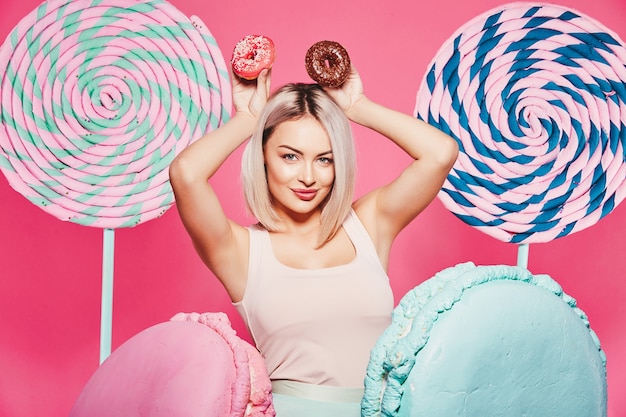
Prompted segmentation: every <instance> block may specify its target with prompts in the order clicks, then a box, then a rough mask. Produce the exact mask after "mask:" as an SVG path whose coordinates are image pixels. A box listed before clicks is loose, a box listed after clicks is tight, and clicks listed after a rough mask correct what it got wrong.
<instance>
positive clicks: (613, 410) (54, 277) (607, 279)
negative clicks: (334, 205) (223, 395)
mask: <svg viewBox="0 0 626 417" xmlns="http://www.w3.org/2000/svg"><path fill="white" fill-rule="evenodd" d="M505 3H506V2H504V1H498V0H465V1H458V0H456V1H455V0H437V1H432V2H420V1H409V0H401V1H388V2H382V1H357V0H348V1H337V0H317V1H316V2H306V3H303V2H296V1H293V0H276V1H266V2H261V1H242V0H236V1H233V0H231V1H221V2H217V1H210V0H209V1H192V0H174V1H173V4H174V5H175V6H176V7H178V8H179V9H180V10H181V11H183V12H184V13H185V14H187V15H192V14H195V15H198V16H199V17H201V18H202V20H204V22H205V23H206V24H207V25H208V27H209V29H210V30H211V31H212V32H213V34H214V36H215V37H216V39H217V41H218V44H219V45H220V46H221V48H222V51H223V52H224V55H225V57H226V58H229V57H230V50H231V48H232V46H233V45H234V43H235V42H236V41H237V40H238V39H239V38H240V37H241V36H243V35H245V34H250V33H263V34H266V35H268V36H270V37H271V38H272V39H273V40H274V41H275V43H276V45H277V48H278V56H277V59H276V63H275V68H274V85H275V86H276V85H281V84H283V83H285V82H288V81H307V80H308V77H307V76H306V72H305V70H304V66H303V60H304V53H305V52H306V49H307V48H308V47H309V46H310V45H311V44H313V43H314V42H316V41H318V40H322V39H333V40H337V41H339V42H341V43H342V44H344V45H345V46H346V47H347V49H348V50H349V51H350V54H351V57H352V59H353V62H354V63H355V65H356V66H357V68H358V69H359V71H360V72H361V75H362V78H363V80H364V83H365V87H366V92H367V94H368V95H369V96H370V97H371V98H372V99H375V100H378V101H380V102H382V103H384V104H386V105H388V106H391V107H393V108H396V109H399V110H402V111H405V112H408V113H411V112H412V111H413V107H414V105H415V95H416V92H417V89H418V86H419V84H420V82H421V79H422V76H423V74H424V72H425V70H426V68H427V66H428V63H429V62H430V60H431V59H432V57H433V56H434V55H435V53H436V52H437V50H438V49H439V47H440V46H441V44H442V43H443V42H444V41H445V40H446V39H447V38H448V37H449V36H450V35H451V34H452V33H453V32H454V31H455V30H456V29H457V28H458V27H460V26H461V25H463V24H464V23H465V22H466V21H468V20H470V19H471V18H473V17H474V16H477V15H479V14H482V13H483V12H486V11H487V10H489V9H491V8H493V7H495V6H498V5H502V4H505ZM559 4H561V5H564V6H568V7H571V8H574V9H577V10H579V11H581V12H583V13H585V14H587V15H589V16H591V17H593V18H595V19H597V20H599V21H600V22H602V23H603V24H604V25H606V26H607V27H609V28H611V29H612V30H614V31H616V32H617V33H618V34H619V35H620V37H621V38H622V39H626V27H625V26H624V22H625V21H626V3H624V1H623V0H594V1H593V2H589V1H588V0H562V1H561V2H560V3H559ZM38 5H39V1H38V0H20V1H8V0H2V8H1V9H0V39H4V37H5V36H6V35H7V34H8V33H9V32H10V31H11V29H12V28H13V27H14V26H15V25H17V23H18V22H19V20H20V18H21V17H23V16H25V15H26V14H28V13H29V12H30V11H31V10H32V9H34V8H35V7H36V6H38ZM355 131H356V136H357V142H358V149H359V170H360V178H359V181H358V193H359V194H360V193H362V192H364V191H365V190H368V189H370V188H372V187H374V186H376V185H379V184H381V183H384V182H386V181H388V180H390V179H391V178H392V177H394V176H395V175H396V174H398V172H399V169H400V167H401V166H403V165H404V164H405V163H406V162H407V160H406V157H405V155H403V154H402V153H401V152H399V151H398V150H397V149H395V148H394V147H393V146H391V145H390V144H389V143H388V142H386V141H385V140H384V139H382V138H380V137H378V136H376V135H373V134H371V133H370V132H367V131H365V130H363V129H359V128H357V129H355ZM239 156H240V150H239V151H238V152H236V154H235V156H234V157H233V158H232V159H231V160H230V161H228V162H227V163H226V165H225V167H224V169H223V170H222V171H221V172H220V173H219V174H218V175H217V177H216V179H215V181H214V183H215V187H216V189H217V191H218V193H219V194H220V195H221V196H222V198H223V201H224V206H225V209H226V210H227V212H228V213H230V214H231V215H232V217H234V218H235V219H237V220H240V221H242V222H247V221H248V219H247V218H246V215H245V210H244V209H243V203H242V199H241V197H240V190H239V186H238V175H239V174H238V172H239ZM0 197H1V200H0V201H1V202H2V203H1V204H0V277H1V279H0V416H24V417H30V416H43V415H45V416H49V417H56V416H66V415H67V413H68V412H69V410H70V408H71V406H72V404H73V402H74V400H75V399H76V397H77V396H78V394H79V392H80V390H81V388H82V387H83V385H84V384H85V383H86V381H87V380H88V378H89V377H90V375H91V374H92V373H93V372H94V370H95V369H96V367H97V366H98V355H99V354H98V352H99V325H100V291H101V268H102V266H101V262H102V260H101V257H102V236H103V233H102V230H100V229H93V228H87V227H81V226H77V225H74V224H69V223H63V222H61V221H59V220H57V219H55V218H53V217H52V216H50V215H48V214H46V213H44V212H43V211H42V210H40V209H38V208H36V207H35V206H34V205H32V204H31V203H29V202H28V201H27V200H26V199H25V198H24V197H22V196H21V195H19V194H18V193H16V192H14V191H13V190H12V189H11V188H10V187H9V185H8V184H7V182H6V179H5V178H4V177H3V176H2V175H0ZM625 226H626V204H622V205H620V206H618V207H617V209H616V210H615V211H614V212H613V213H612V214H610V215H609V216H608V217H607V218H605V219H603V220H602V221H600V222H599V223H598V224H597V225H595V226H594V227H592V228H590V229H587V230H585V231H582V232H579V233H577V234H574V235H571V236H568V237H565V238H562V239H559V240H557V241H554V242H550V243H545V244H536V245H531V247H530V262H529V269H530V270H531V271H532V272H533V273H546V274H549V275H551V276H552V277H553V278H554V279H556V280H557V281H558V282H559V283H560V284H561V285H562V286H563V288H564V290H565V292H567V293H568V294H570V295H571V296H573V297H574V298H576V299H577V300H578V304H579V306H580V307H581V308H582V309H583V310H584V311H585V312H586V313H587V314H588V316H589V320H590V322H591V326H592V328H593V329H594V330H595V332H596V333H597V334H598V336H599V338H600V341H601V343H602V347H603V349H604V351H605V352H606V354H607V357H608V387H609V416H611V417H621V416H624V415H626V397H624V396H623V395H622V394H623V392H624V391H625V390H626V355H625V352H626V333H625V332H624V330H623V329H625V328H626V307H625V304H626V303H625V301H626V280H625V278H626V239H624V237H623V233H624V230H625ZM115 238H116V240H115V298H114V321H113V347H114V348H115V347H116V346H119V345H120V344H121V343H123V342H124V341H125V340H127V339H128V338H130V337H131V336H133V335H134V334H136V333H137V332H139V331H141V330H142V329H145V328H147V327H149V326H151V325H153V324H156V323H158V322H161V321H164V320H168V319H169V318H170V317H171V316H172V315H174V314H175V313H177V312H179V311H185V312H191V311H197V312H204V311H224V312H226V313H228V314H229V316H230V318H231V321H232V322H233V325H234V327H235V328H236V329H237V330H238V332H239V334H240V335H242V336H243V337H244V338H246V339H248V340H249V338H248V335H247V332H246V330H245V328H244V327H243V325H242V321H241V319H240V318H239V317H238V316H237V314H236V312H235V310H234V309H233V308H232V306H231V305H230V302H229V300H228V298H227V296H226V293H225V291H224V290H223V289H222V288H221V287H220V286H219V284H218V283H217V281H216V280H215V279H214V278H213V277H212V276H211V274H210V273H209V272H208V271H207V270H206V269H205V267H204V266H203V265H202V264H201V262H200V261H199V259H198V258H197V256H196V255H195V253H194V251H193V248H192V246H191V244H190V242H189V239H188V238H187V235H186V234H185V232H184V230H183V227H182V225H181V223H180V221H179V218H178V215H177V212H176V209H175V208H172V209H170V210H169V211H168V212H167V213H166V214H165V215H164V216H163V217H162V218H160V219H157V220H153V221H150V222H148V223H146V224H142V225H140V226H138V227H135V228H131V229H121V230H118V231H116V233H115ZM516 254H517V248H516V247H515V246H513V245H510V244H505V243H501V242H498V241H496V240H494V239H492V238H490V237H488V236H487V235H484V234H482V233H480V232H478V231H476V230H474V229H472V228H471V227H469V226H467V225H466V224H464V223H462V222H461V221H460V220H458V219H457V218H456V217H454V216H453V215H452V214H451V213H450V212H448V211H447V210H446V209H445V208H444V207H443V205H442V204H441V203H440V202H439V200H436V201H435V202H434V203H433V204H432V205H431V206H430V207H429V208H428V209H427V210H426V211H425V212H424V213H423V214H422V215H421V216H420V217H419V218H418V219H417V220H416V221H415V222H414V223H412V224H411V225H410V226H409V227H408V229H406V230H405V231H404V232H403V233H402V235H401V236H400V237H399V239H398V240H397V243H396V245H395V249H394V251H393V253H392V258H391V266H390V275H391V278H392V282H393V287H394V291H395V294H396V301H397V300H399V299H400V297H401V296H402V295H403V294H404V293H405V292H406V291H408V290H409V289H411V288H413V287H414V286H415V285H417V284H419V283H420V282H422V281H424V280H425V279H427V278H429V277H431V276H432V275H433V274H434V273H436V272H438V271H440V270H441V269H443V268H445V267H448V266H452V265H454V264H457V263H459V262H465V261H473V262H474V263H476V264H479V265H480V264H482V265H488V264H515V263H516ZM583 383H584V382H583Z"/></svg>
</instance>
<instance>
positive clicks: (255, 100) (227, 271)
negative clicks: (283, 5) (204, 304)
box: [169, 70, 270, 300]
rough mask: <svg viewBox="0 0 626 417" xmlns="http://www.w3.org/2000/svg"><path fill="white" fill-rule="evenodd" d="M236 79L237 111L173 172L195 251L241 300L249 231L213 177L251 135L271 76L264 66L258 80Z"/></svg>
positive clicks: (179, 158)
mask: <svg viewBox="0 0 626 417" xmlns="http://www.w3.org/2000/svg"><path fill="white" fill-rule="evenodd" d="M232 79H233V103H234V106H235V114H234V116H233V117H232V118H231V119H230V120H229V121H228V122H226V123H225V124H224V125H222V126H221V127H219V128H218V129H215V130H214V131H212V132H210V133H208V134H207V135H205V136H203V137H202V138H200V139H198V140H197V141H195V142H193V143H192V144H191V145H189V146H188V147H187V148H185V149H184V150H183V151H182V152H181V153H180V154H179V155H178V156H177V157H176V158H175V159H174V161H173V162H172V164H171V165H170V168H169V175H170V182H171V184H172V188H173V190H174V195H175V197H176V207H177V208H178V212H179V214H180V217H181V219H182V222H183V224H184V226H185V228H186V230H187V232H188V233H189V236H190V237H191V239H192V241H193V244H194V247H195V249H196V251H197V252H198V254H199V255H200V258H201V259H202V260H203V261H204V263H205V264H206V265H207V266H208V267H209V268H210V269H211V271H212V272H213V273H214V274H215V275H216V276H217V278H218V279H219V280H220V281H221V282H222V284H223V285H224V287H225V288H226V290H227V292H228V293H229V295H230V296H231V298H232V299H233V300H238V299H240V298H241V296H243V289H244V287H245V277H246V272H247V262H244V260H245V259H247V250H248V234H247V231H246V230H245V229H244V228H243V227H242V226H240V225H238V224H236V223H234V222H232V221H230V220H229V219H228V217H227V216H226V214H225V213H224V211H223V209H222V205H221V203H220V201H219V199H218V197H217V195H216V194H215V192H214V190H213V188H212V187H211V185H210V183H209V179H210V178H211V177H212V176H213V175H214V174H215V172H216V171H217V170H218V169H219V167H220V166H222V164H223V163H224V161H225V160H226V159H227V158H228V156H229V155H230V154H231V153H232V152H233V151H235V149H237V148H238V147H239V146H240V145H241V144H242V143H243V142H245V141H246V140H247V139H248V138H249V137H250V136H251V135H252V132H253V129H254V126H255V124H256V118H257V115H258V114H259V112H260V111H261V109H262V108H263V106H264V105H265V103H266V101H267V97H268V95H269V90H270V75H269V71H268V70H264V71H263V72H262V73H261V75H259V78H258V79H257V81H256V82H254V81H252V82H242V81H241V80H239V79H238V78H237V77H235V76H233V77H232ZM242 257H244V258H245V259H242Z"/></svg>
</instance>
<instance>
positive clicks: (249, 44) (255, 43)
mask: <svg viewBox="0 0 626 417" xmlns="http://www.w3.org/2000/svg"><path fill="white" fill-rule="evenodd" d="M275 56H276V49H275V48H274V42H273V41H272V40H271V39H270V38H268V37H267V36H263V35H247V36H244V37H243V38H242V39H241V40H240V41H239V42H237V44H236V45H235V48H234V49H233V57H232V59H231V60H230V64H231V66H232V67H233V72H234V73H235V74H236V75H237V76H238V77H241V78H244V79H246V80H254V79H256V78H257V77H258V76H259V74H260V73H261V71H263V70H264V69H265V68H272V64H274V57H275Z"/></svg>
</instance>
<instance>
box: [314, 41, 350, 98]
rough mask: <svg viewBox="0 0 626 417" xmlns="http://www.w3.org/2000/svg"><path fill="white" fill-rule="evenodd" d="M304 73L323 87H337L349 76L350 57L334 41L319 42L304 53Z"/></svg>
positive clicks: (344, 49)
mask: <svg viewBox="0 0 626 417" xmlns="http://www.w3.org/2000/svg"><path fill="white" fill-rule="evenodd" d="M304 65H305V67H306V72H307V73H308V74H309V76H310V77H311V78H312V79H313V80H314V81H315V82H317V83H318V84H319V85H321V86H324V87H339V86H340V85H341V84H343V83H344V81H345V80H346V78H348V75H350V56H349V55H348V51H346V48H344V47H343V46H342V45H341V44H339V43H338V42H335V41H320V42H317V43H315V44H314V45H313V46H311V47H310V48H309V50H308V51H307V52H306V57H305V59H304Z"/></svg>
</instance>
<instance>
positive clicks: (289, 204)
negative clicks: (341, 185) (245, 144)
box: [263, 117, 335, 215]
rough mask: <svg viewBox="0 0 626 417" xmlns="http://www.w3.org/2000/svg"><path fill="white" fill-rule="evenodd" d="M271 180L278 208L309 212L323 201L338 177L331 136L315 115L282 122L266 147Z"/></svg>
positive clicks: (269, 182) (264, 151) (283, 210)
mask: <svg viewBox="0 0 626 417" xmlns="http://www.w3.org/2000/svg"><path fill="white" fill-rule="evenodd" d="M263 155H264V158H265V166H266V171H267V183H268V186H269V191H270V194H271V195H272V203H273V206H274V209H275V210H276V211H278V212H279V213H280V212H283V213H286V214H291V215H294V214H308V213H311V212H313V211H314V210H319V209H321V207H320V205H321V203H322V202H324V200H325V199H326V197H327V196H328V195H329V194H330V191H331V190H332V187H333V183H334V181H335V165H334V161H333V154H332V148H331V145H330V138H329V137H328V134H327V133H326V131H325V130H324V128H323V127H322V126H321V125H320V124H319V123H318V122H317V120H315V119H314V118H312V117H305V118H303V119H299V120H291V121H287V122H284V123H281V124H280V125H278V126H277V127H276V129H275V130H274V132H273V133H272V135H271V136H270V137H269V138H268V139H267V142H266V143H265V147H264V150H263Z"/></svg>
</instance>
